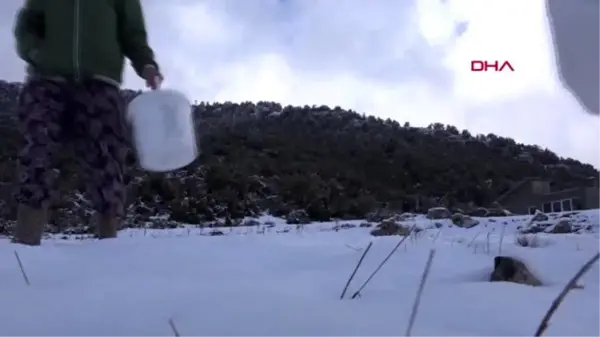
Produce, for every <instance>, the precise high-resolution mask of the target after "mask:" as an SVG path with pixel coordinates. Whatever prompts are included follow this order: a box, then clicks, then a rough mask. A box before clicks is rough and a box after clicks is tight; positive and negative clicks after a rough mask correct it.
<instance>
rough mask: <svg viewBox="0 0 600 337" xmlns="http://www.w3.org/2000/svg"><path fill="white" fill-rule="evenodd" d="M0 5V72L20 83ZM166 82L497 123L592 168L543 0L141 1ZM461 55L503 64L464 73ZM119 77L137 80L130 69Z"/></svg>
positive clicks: (246, 97) (487, 128) (504, 131)
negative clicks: (557, 60) (560, 70)
mask: <svg viewBox="0 0 600 337" xmlns="http://www.w3.org/2000/svg"><path fill="white" fill-rule="evenodd" d="M21 3H22V2H21V1H5V2H1V3H0V26H2V25H4V27H1V28H2V29H0V47H3V48H0V59H2V64H1V65H0V78H1V79H5V80H9V81H21V80H22V79H23V76H24V65H23V63H22V62H21V61H20V60H19V59H18V58H17V56H16V53H15V51H14V48H13V46H14V40H13V37H12V32H11V31H12V25H13V20H12V19H13V17H14V13H15V12H16V11H17V9H18V6H20V5H21ZM142 3H143V5H144V10H145V14H146V20H147V26H148V31H149V36H150V43H151V46H152V47H153V48H154V50H155V52H156V55H157V59H158V62H159V63H160V66H161V69H162V71H163V73H164V76H165V82H164V87H169V88H174V89H178V90H181V91H183V92H184V93H186V94H187V95H188V97H189V98H190V99H191V100H198V101H233V102H240V101H259V100H267V101H277V102H280V103H282V104H292V105H313V104H314V105H321V104H326V105H330V106H340V107H343V108H346V109H353V110H355V111H357V112H360V113H363V112H364V113H366V114H367V115H375V116H378V117H382V118H392V119H395V120H397V121H399V122H400V123H404V122H406V121H408V122H410V124H411V125H414V126H427V125H428V124H430V123H435V122H440V123H444V124H451V125H455V126H457V127H458V128H459V129H468V130H469V131H470V132H471V133H473V134H476V133H484V134H487V133H494V134H497V135H499V136H503V137H510V138H513V139H515V140H516V141H518V142H522V143H526V144H537V145H540V146H541V147H543V148H549V149H550V150H552V151H554V152H556V153H557V154H558V155H560V156H563V157H572V158H575V159H578V160H581V161H583V162H586V163H590V164H592V165H594V166H596V167H599V166H600V136H599V131H600V124H599V120H598V117H597V116H592V115H589V114H586V113H584V110H583V108H582V107H581V106H580V105H579V104H578V102H577V100H576V99H575V98H574V97H572V96H571V94H570V93H568V92H567V91H566V90H565V89H564V88H563V87H562V85H561V84H560V83H559V81H558V75H557V71H556V67H555V66H554V55H553V49H552V44H551V39H550V36H549V29H548V22H547V19H546V17H545V10H544V6H545V4H544V1H543V0H527V1H523V0H486V1H481V0H371V1H364V0H343V1H340V0H244V1H240V0H170V1H164V0H142ZM472 60H489V61H492V60H498V61H501V62H502V61H508V62H509V63H510V64H511V65H512V66H513V68H514V69H515V70H514V72H511V71H508V70H504V71H502V72H494V71H491V70H490V71H488V72H472V71H471V61H472ZM125 86H126V87H130V88H135V89H137V88H142V87H143V83H142V81H141V80H140V79H139V78H137V77H136V75H135V74H134V73H133V71H132V70H131V69H128V70H127V72H126V75H125Z"/></svg>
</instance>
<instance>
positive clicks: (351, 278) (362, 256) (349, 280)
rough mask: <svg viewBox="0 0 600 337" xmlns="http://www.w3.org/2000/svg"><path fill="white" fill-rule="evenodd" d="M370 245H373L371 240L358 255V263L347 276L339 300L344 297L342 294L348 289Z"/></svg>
mask: <svg viewBox="0 0 600 337" xmlns="http://www.w3.org/2000/svg"><path fill="white" fill-rule="evenodd" d="M372 245H373V241H371V242H369V245H368V246H367V248H365V250H364V251H363V253H362V255H361V256H360V259H358V263H357V264H356V267H354V270H353V271H352V274H350V277H349V278H348V281H347V282H346V285H345V286H344V290H342V295H341V296H340V300H342V299H344V295H346V291H348V287H349V286H350V283H352V280H353V279H354V276H355V275H356V272H358V269H359V268H360V265H361V264H362V263H363V260H364V259H365V256H367V253H368V252H369V249H371V246H372Z"/></svg>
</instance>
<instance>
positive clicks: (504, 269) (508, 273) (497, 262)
mask: <svg viewBox="0 0 600 337" xmlns="http://www.w3.org/2000/svg"><path fill="white" fill-rule="evenodd" d="M490 281H491V282H498V281H504V282H513V283H519V284H525V285H530V286H541V285H542V282H541V281H540V280H539V279H538V278H537V277H535V276H534V275H533V274H532V273H531V271H529V269H528V268H527V266H525V264H524V263H523V262H521V261H519V260H517V259H516V258H514V257H509V256H496V257H495V258H494V271H492V274H491V275H490Z"/></svg>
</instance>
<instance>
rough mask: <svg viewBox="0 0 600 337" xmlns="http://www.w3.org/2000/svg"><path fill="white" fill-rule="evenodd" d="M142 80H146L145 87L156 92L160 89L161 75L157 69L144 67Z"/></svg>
mask: <svg viewBox="0 0 600 337" xmlns="http://www.w3.org/2000/svg"><path fill="white" fill-rule="evenodd" d="M143 75H144V79H145V80H146V87H148V88H150V89H152V90H156V89H159V88H160V84H161V83H162V81H163V75H162V74H161V73H160V71H158V69H157V68H156V67H155V66H154V65H152V64H149V65H147V66H145V67H144V73H143Z"/></svg>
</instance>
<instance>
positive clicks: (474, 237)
mask: <svg viewBox="0 0 600 337" xmlns="http://www.w3.org/2000/svg"><path fill="white" fill-rule="evenodd" d="M479 234H481V232H478V233H476V234H475V235H474V236H473V238H472V239H471V242H469V244H468V245H467V247H471V245H473V242H475V239H477V237H478V236H479Z"/></svg>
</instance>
